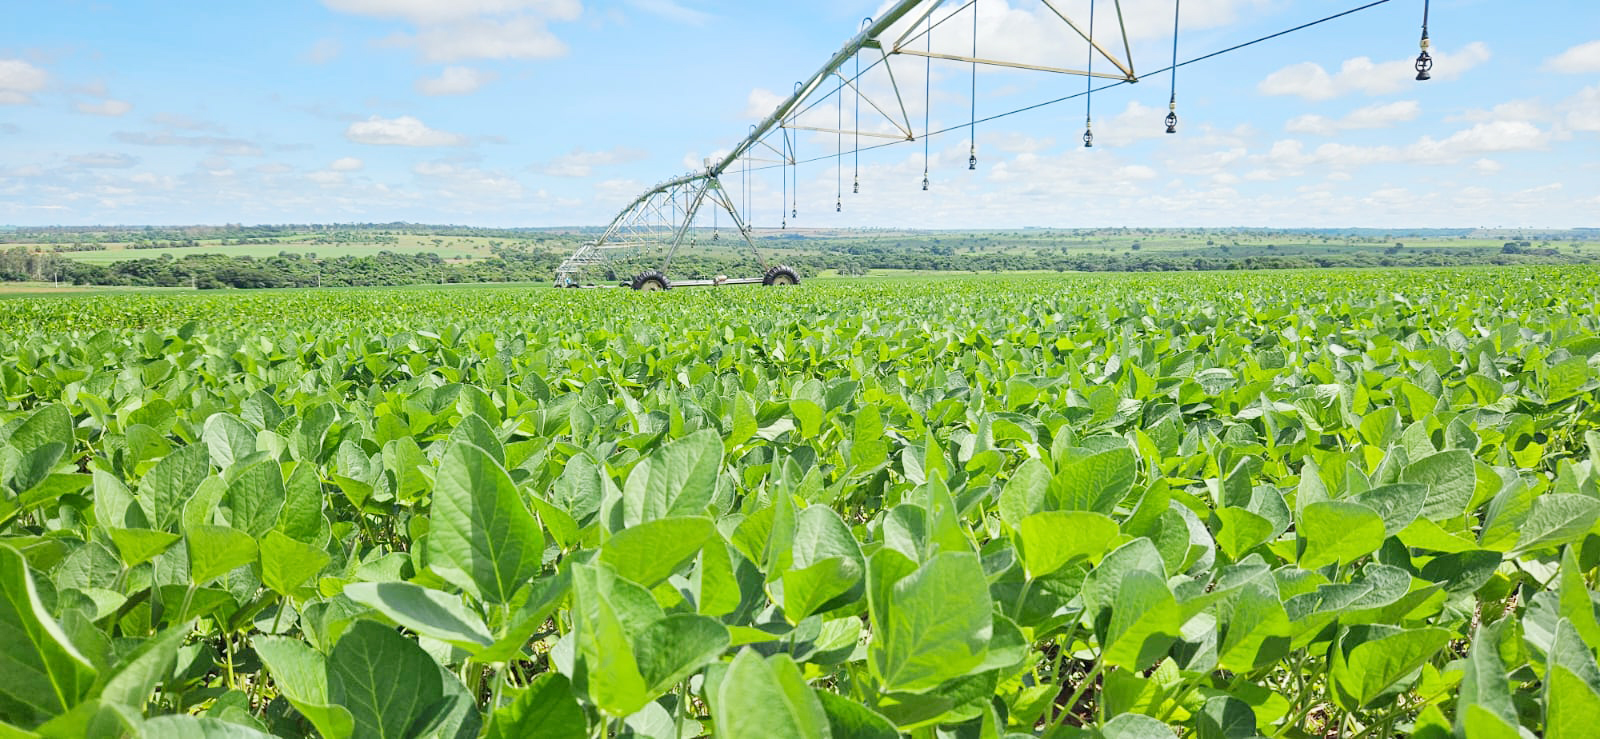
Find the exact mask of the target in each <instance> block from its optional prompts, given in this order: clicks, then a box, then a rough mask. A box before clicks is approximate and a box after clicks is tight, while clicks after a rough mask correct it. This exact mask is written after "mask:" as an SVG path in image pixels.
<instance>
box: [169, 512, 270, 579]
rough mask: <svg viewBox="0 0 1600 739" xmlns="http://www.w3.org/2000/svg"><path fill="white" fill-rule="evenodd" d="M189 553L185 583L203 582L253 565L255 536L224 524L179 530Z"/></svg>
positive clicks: (255, 556)
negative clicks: (253, 537)
mask: <svg viewBox="0 0 1600 739" xmlns="http://www.w3.org/2000/svg"><path fill="white" fill-rule="evenodd" d="M183 543H184V548H185V550H186V551H187V552H188V554H189V582H191V583H193V584H195V585H207V584H210V583H211V581H212V580H215V579H217V578H219V577H222V576H223V575H226V574H228V573H229V572H232V571H233V570H234V569H236V568H239V567H243V566H245V565H247V564H253V563H254V562H255V561H256V558H257V557H258V555H259V551H258V549H257V547H256V541H255V539H252V538H250V535H249V534H246V533H244V532H243V531H240V530H238V529H234V528H230V527H227V526H209V525H201V526H195V527H192V528H190V529H189V530H187V531H185V532H183Z"/></svg>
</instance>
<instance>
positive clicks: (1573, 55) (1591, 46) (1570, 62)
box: [1544, 41, 1600, 74]
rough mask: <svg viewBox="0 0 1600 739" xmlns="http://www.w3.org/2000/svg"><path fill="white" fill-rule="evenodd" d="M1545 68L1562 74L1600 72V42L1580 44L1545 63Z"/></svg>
mask: <svg viewBox="0 0 1600 739" xmlns="http://www.w3.org/2000/svg"><path fill="white" fill-rule="evenodd" d="M1544 68H1545V69H1548V70H1550V71H1552V72H1560V73H1562V74H1593V73H1596V72H1600V41H1590V42H1589V43H1587V44H1579V45H1577V46H1574V47H1572V48H1570V49H1567V50H1566V51H1563V52H1561V53H1560V54H1558V55H1556V56H1554V57H1552V58H1551V59H1550V60H1549V61H1547V62H1545V64H1544Z"/></svg>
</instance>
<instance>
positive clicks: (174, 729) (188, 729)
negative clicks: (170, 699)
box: [143, 714, 272, 739]
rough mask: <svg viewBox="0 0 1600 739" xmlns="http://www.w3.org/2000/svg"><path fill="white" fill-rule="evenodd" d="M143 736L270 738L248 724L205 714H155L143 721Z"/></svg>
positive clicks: (209, 738) (269, 735) (166, 737)
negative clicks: (153, 716)
mask: <svg viewBox="0 0 1600 739" xmlns="http://www.w3.org/2000/svg"><path fill="white" fill-rule="evenodd" d="M143 729H144V736H146V737H152V739H153V738H154V737H161V738H162V739H272V735H271V734H268V733H266V732H264V731H260V730H258V729H254V728H251V727H249V726H241V725H239V724H235V723H230V722H227V721H223V720H222V719H216V718H210V717H207V716H188V715H182V714H180V715H174V716H157V717H156V718H153V719H150V720H149V721H146V722H144V726H143Z"/></svg>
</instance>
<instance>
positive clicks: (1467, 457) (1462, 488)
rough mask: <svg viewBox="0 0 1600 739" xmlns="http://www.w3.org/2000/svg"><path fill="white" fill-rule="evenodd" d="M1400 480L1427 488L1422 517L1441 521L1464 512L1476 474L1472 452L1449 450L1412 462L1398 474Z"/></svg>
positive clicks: (1476, 482)
mask: <svg viewBox="0 0 1600 739" xmlns="http://www.w3.org/2000/svg"><path fill="white" fill-rule="evenodd" d="M1400 481H1401V482H1409V483H1417V484H1420V485H1425V486H1427V488H1428V496H1427V499H1426V501H1425V502H1424V503H1423V506H1422V518H1426V519H1428V520H1430V521H1443V520H1445V519H1449V518H1455V517H1457V516H1460V515H1462V514H1463V513H1466V511H1467V505H1468V504H1469V503H1471V502H1472V493H1473V490H1475V489H1476V488H1477V485H1478V475H1477V471H1476V469H1475V468H1474V466H1473V462H1472V452H1469V451H1467V450H1465V449H1452V450H1450V451H1447V452H1440V453H1438V454H1434V455H1430V456H1427V457H1423V458H1422V459H1419V460H1416V461H1414V462H1412V463H1411V464H1410V465H1408V466H1407V467H1406V468H1405V470H1404V471H1403V472H1401V473H1400Z"/></svg>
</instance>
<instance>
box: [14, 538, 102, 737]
mask: <svg viewBox="0 0 1600 739" xmlns="http://www.w3.org/2000/svg"><path fill="white" fill-rule="evenodd" d="M0 591H3V595H4V597H3V598H0V633H3V634H4V635H5V638H3V639H0V660H3V662H4V669H0V716H3V717H4V719H5V720H6V721H8V722H12V723H16V724H21V725H23V726H26V727H34V726H38V725H39V724H41V723H43V722H44V721H46V720H47V719H49V718H51V717H53V716H56V715H58V714H61V713H63V712H65V711H67V710H68V709H70V708H72V707H73V706H76V705H77V704H78V702H79V701H81V700H83V698H84V697H85V696H86V695H87V694H88V692H89V689H90V688H91V687H92V686H93V684H94V680H95V668H94V667H93V666H92V665H91V664H90V662H89V659H88V658H87V657H85V656H84V655H83V654H82V653H81V652H79V651H78V649H77V647H75V646H74V645H73V643H72V641H71V640H69V639H68V638H67V635H66V633H65V632H63V631H62V629H61V626H60V625H59V624H57V623H56V621H55V620H54V619H53V618H51V616H50V613H49V612H48V611H46V610H45V607H44V604H43V603H41V602H40V599H39V592H38V590H37V589H36V588H35V587H34V581H33V576H32V575H31V574H30V573H29V572H28V563H27V561H26V560H25V559H23V557H22V553H21V552H18V551H17V550H16V549H13V548H12V547H10V546H8V545H5V544H0Z"/></svg>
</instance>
